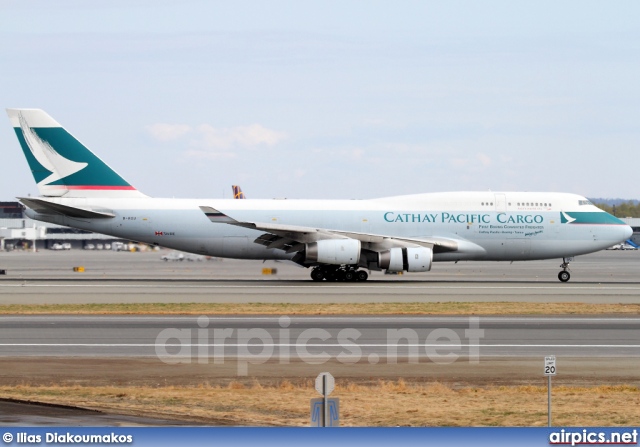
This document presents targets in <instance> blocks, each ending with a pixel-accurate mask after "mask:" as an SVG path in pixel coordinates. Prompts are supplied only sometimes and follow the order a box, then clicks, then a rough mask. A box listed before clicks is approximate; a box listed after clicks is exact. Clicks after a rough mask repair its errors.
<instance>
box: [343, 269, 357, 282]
mask: <svg viewBox="0 0 640 447" xmlns="http://www.w3.org/2000/svg"><path fill="white" fill-rule="evenodd" d="M343 276H344V280H345V281H353V280H355V279H356V274H355V273H354V272H353V271H351V270H349V271H346V272H344V275H343Z"/></svg>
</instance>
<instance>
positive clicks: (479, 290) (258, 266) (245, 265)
mask: <svg viewBox="0 0 640 447" xmlns="http://www.w3.org/2000/svg"><path fill="white" fill-rule="evenodd" d="M558 262H559V261H557V260H550V261H531V262H520V263H514V264H509V263H497V262H475V263H472V262H467V263H459V264H453V263H442V264H435V265H434V267H433V269H432V271H431V272H428V273H417V274H411V273H407V274H405V275H402V276H396V275H384V274H383V273H381V272H373V273H372V275H371V279H370V280H369V281H367V282H364V283H327V282H322V283H315V282H312V281H310V280H309V277H308V275H309V271H308V270H307V269H303V268H300V267H296V266H293V265H290V264H287V263H275V262H271V263H262V262H258V261H238V260H224V261H199V262H198V261H193V262H188V261H182V262H164V261H162V260H160V253H158V252H150V253H116V252H91V251H75V252H74V251H70V252H51V251H49V252H39V253H15V252H13V253H0V269H2V268H4V269H6V270H7V275H5V276H1V277H0V305H1V304H45V303H47V304H51V303H58V304H83V303H192V302H193V303H255V302H264V303H318V304H322V303H335V302H354V303H375V302H396V303H398V302H399V303H402V302H456V301H464V302H495V301H510V302H539V303H545V302H580V303H583V302H584V303H612V302H614V303H628V304H640V275H639V274H638V272H639V271H640V252H639V251H629V252H627V251H605V252H600V253H594V254H592V255H588V256H582V257H578V258H576V260H575V261H574V262H573V263H572V265H571V268H572V279H571V281H570V282H569V283H560V282H559V281H558V280H557V278H556V275H557V272H558V271H559V268H558V267H557V265H558ZM74 266H83V267H85V272H84V273H75V272H73V267H74ZM265 267H267V268H270V269H275V270H277V272H276V274H274V275H262V269H263V268H265Z"/></svg>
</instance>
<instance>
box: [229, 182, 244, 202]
mask: <svg viewBox="0 0 640 447" xmlns="http://www.w3.org/2000/svg"><path fill="white" fill-rule="evenodd" d="M231 189H233V198H234V199H246V198H247V197H246V196H245V195H244V193H243V192H242V188H240V186H239V185H231Z"/></svg>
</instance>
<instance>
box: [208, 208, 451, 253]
mask: <svg viewBox="0 0 640 447" xmlns="http://www.w3.org/2000/svg"><path fill="white" fill-rule="evenodd" d="M200 209H201V210H202V211H203V212H204V213H205V215H207V217H208V218H209V220H211V221H212V222H219V223H226V224H229V225H236V226H239V227H244V228H251V229H253V230H258V231H264V232H265V234H262V235H260V236H259V237H258V238H257V239H255V240H254V242H255V243H257V244H261V245H264V246H266V247H267V248H271V249H276V248H277V249H281V250H285V251H286V252H287V253H294V252H297V251H302V250H304V244H307V243H311V242H317V241H320V240H323V239H357V240H359V241H360V242H361V243H362V247H363V248H365V249H369V250H372V251H378V250H388V249H389V248H394V247H428V248H432V249H433V250H434V251H435V252H445V251H457V250H458V241H457V240H455V239H452V238H441V237H428V238H406V237H396V236H388V235H380V234H371V233H359V232H353V231H343V230H331V229H326V228H313V227H304V226H298V225H282V224H275V223H268V222H241V221H238V220H235V219H233V218H232V217H229V216H227V215H226V214H224V213H221V212H220V211H218V210H216V209H214V208H211V207H207V206H201V207H200Z"/></svg>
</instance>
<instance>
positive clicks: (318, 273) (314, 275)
mask: <svg viewBox="0 0 640 447" xmlns="http://www.w3.org/2000/svg"><path fill="white" fill-rule="evenodd" d="M311 279H313V280H314V281H322V280H323V279H324V272H323V271H322V270H320V269H315V270H312V271H311Z"/></svg>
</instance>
